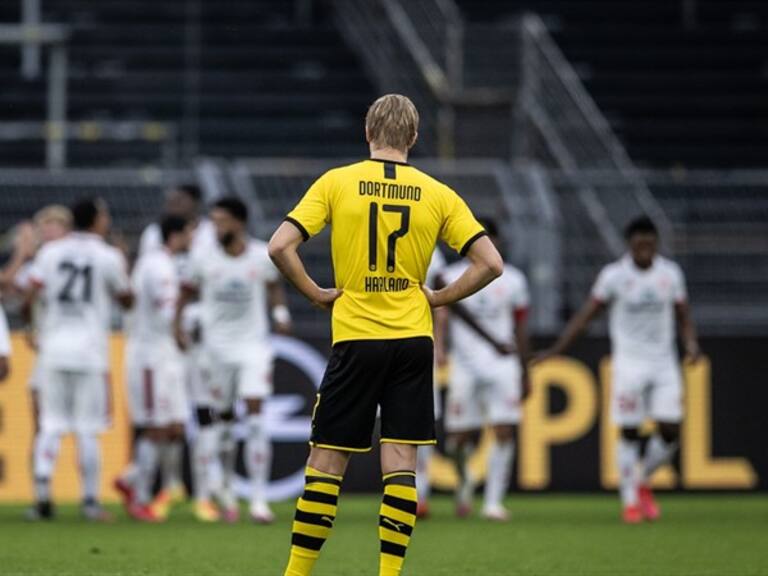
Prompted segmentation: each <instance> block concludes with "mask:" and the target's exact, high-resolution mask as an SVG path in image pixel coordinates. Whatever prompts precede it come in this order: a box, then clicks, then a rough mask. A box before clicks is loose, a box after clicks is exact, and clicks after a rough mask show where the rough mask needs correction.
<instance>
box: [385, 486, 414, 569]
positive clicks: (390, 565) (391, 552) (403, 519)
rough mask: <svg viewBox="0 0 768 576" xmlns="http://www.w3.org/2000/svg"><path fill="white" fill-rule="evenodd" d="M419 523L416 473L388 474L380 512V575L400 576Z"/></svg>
mask: <svg viewBox="0 0 768 576" xmlns="http://www.w3.org/2000/svg"><path fill="white" fill-rule="evenodd" d="M415 525H416V473H415V472H411V471H403V472H392V473H391V474H385V475H384V499H383V500H382V502H381V512H380V513H379V539H380V540H381V556H380V562H379V575H380V576H398V575H399V574H400V570H402V568H403V561H404V560H405V552H406V550H407V549H408V543H409V542H410V541H411V533H412V532H413V527H414V526H415Z"/></svg>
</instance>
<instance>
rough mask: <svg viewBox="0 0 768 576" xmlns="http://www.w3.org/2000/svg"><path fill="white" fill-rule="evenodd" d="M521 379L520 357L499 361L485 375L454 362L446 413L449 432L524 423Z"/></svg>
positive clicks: (446, 424)
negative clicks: (521, 412) (521, 415)
mask: <svg viewBox="0 0 768 576" xmlns="http://www.w3.org/2000/svg"><path fill="white" fill-rule="evenodd" d="M521 377H522V370H521V368H520V360H519V359H518V357H517V356H507V357H502V358H498V359H496V360H494V361H493V363H492V364H490V365H486V366H484V368H483V371H482V373H478V371H475V370H471V369H470V368H469V367H468V366H466V365H465V364H464V363H462V362H458V361H454V363H453V364H452V366H451V385H450V387H449V388H448V401H447V403H446V410H445V429H446V431H448V432H466V431H468V430H477V429H480V428H482V427H483V426H484V425H485V424H490V425H493V426H496V425H505V424H506V425H512V424H517V423H518V422H520V405H521V401H522V398H521V396H522V383H521Z"/></svg>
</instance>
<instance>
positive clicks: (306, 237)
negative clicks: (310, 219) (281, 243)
mask: <svg viewBox="0 0 768 576" xmlns="http://www.w3.org/2000/svg"><path fill="white" fill-rule="evenodd" d="M285 222H290V223H291V224H293V225H294V226H296V228H298V229H299V232H301V236H302V237H303V238H304V242H306V241H307V240H309V232H307V229H306V228H304V226H303V225H302V223H301V222H299V221H298V220H296V218H291V217H290V216H286V217H285Z"/></svg>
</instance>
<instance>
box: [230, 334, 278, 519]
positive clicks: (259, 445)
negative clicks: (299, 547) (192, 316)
mask: <svg viewBox="0 0 768 576" xmlns="http://www.w3.org/2000/svg"><path fill="white" fill-rule="evenodd" d="M272 363H273V357H272V351H271V349H269V348H267V347H264V348H263V349H262V350H260V351H259V352H258V353H257V354H256V356H255V357H254V358H253V359H252V360H251V361H249V362H248V363H247V364H245V365H244V366H242V368H241V370H240V379H239V382H238V394H239V396H240V398H242V399H243V401H244V403H245V412H246V416H245V424H246V439H245V467H246V470H247V471H248V478H249V480H250V484H251V485H250V488H251V494H250V500H251V502H250V514H251V519H252V520H253V521H254V522H256V523H257V524H269V523H271V522H273V521H274V519H275V516H274V514H273V513H272V510H271V509H270V507H269V504H268V503H267V488H268V487H269V475H270V473H271V471H272V441H271V440H270V437H269V431H268V430H267V426H266V417H265V415H264V400H265V399H266V398H268V397H269V396H271V395H272Z"/></svg>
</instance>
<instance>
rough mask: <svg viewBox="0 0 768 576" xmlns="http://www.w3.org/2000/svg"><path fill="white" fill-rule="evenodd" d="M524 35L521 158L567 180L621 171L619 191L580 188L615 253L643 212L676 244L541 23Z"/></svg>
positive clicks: (529, 23)
mask: <svg viewBox="0 0 768 576" xmlns="http://www.w3.org/2000/svg"><path fill="white" fill-rule="evenodd" d="M521 34H522V36H521V40H522V44H523V49H522V52H523V63H522V81H521V83H520V87H519V90H520V96H519V98H518V123H517V130H516V134H518V135H519V136H518V138H519V139H518V145H517V153H516V155H517V156H519V157H530V156H534V157H536V156H539V157H540V158H541V159H543V160H550V162H548V163H550V165H553V166H556V167H557V168H559V169H560V170H562V171H564V172H565V174H566V175H567V174H568V173H573V172H575V171H580V170H596V169H605V170H614V171H615V172H616V174H617V180H619V181H620V184H621V185H620V186H619V187H618V188H611V187H608V188H595V187H590V186H584V187H579V189H578V193H579V195H580V198H581V201H582V203H583V204H584V207H585V210H586V213H587V214H588V215H589V216H590V218H591V219H592V220H593V222H594V224H595V227H596V229H597V230H598V232H599V233H600V235H601V237H602V239H603V241H604V243H605V245H606V246H607V248H608V249H609V250H610V251H611V252H612V253H613V254H619V253H620V252H621V251H622V249H623V241H622V238H621V233H620V229H621V226H623V224H624V223H625V222H626V221H627V220H629V219H630V218H631V217H633V216H636V215H638V214H641V213H645V214H648V215H650V216H651V217H652V218H653V219H654V220H655V221H656V222H657V223H658V226H659V227H660V229H661V230H662V232H663V234H664V236H665V237H666V238H667V239H668V240H669V241H670V242H671V241H672V228H671V226H670V223H669V221H668V219H667V217H666V215H665V214H664V211H663V210H662V208H661V207H660V206H659V205H658V203H657V202H656V200H655V199H654V198H653V195H652V194H651V193H650V191H649V190H648V187H647V186H646V184H645V182H644V181H643V178H642V175H641V174H640V173H639V172H638V171H637V169H636V168H635V166H634V164H633V163H632V161H631V160H630V158H629V156H628V155H627V153H626V151H625V149H624V147H623V146H622V144H621V143H620V142H619V141H618V139H617V138H616V136H615V134H614V133H613V131H612V130H611V127H610V125H609V124H608V121H607V120H606V119H605V116H604V115H603V114H602V113H601V112H600V110H599V109H598V107H597V106H596V105H595V102H594V100H593V99H592V97H591V96H590V95H589V93H588V92H587V91H586V89H585V88H584V86H583V84H582V82H581V80H580V79H579V77H578V76H577V74H576V72H575V70H574V69H573V67H572V66H571V65H570V63H569V62H568V61H567V59H566V58H565V57H564V56H563V54H562V53H561V52H560V49H559V48H558V47H557V45H556V44H555V42H554V41H553V40H552V38H551V36H550V35H549V33H548V32H547V29H546V27H545V25H544V23H543V22H542V20H541V19H540V18H539V17H538V16H536V15H526V16H524V17H523V19H522V21H521ZM531 131H533V132H535V133H538V135H539V136H540V137H541V140H542V141H543V143H544V146H545V148H546V151H542V150H539V151H534V150H532V149H531V147H530V139H531Z"/></svg>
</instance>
